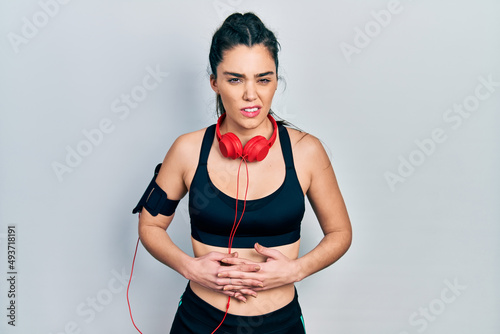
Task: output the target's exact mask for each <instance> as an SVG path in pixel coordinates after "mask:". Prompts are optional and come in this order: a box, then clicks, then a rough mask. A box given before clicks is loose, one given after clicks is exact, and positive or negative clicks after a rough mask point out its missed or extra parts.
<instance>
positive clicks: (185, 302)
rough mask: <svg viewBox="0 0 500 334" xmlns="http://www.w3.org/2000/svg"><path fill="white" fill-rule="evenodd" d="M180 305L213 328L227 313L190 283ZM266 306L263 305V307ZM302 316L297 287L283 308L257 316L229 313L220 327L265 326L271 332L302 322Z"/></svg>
mask: <svg viewBox="0 0 500 334" xmlns="http://www.w3.org/2000/svg"><path fill="white" fill-rule="evenodd" d="M180 306H182V307H179V311H181V309H183V310H184V311H185V312H186V313H184V312H182V313H184V315H185V316H188V315H190V316H191V317H192V318H194V319H196V320H197V321H200V322H202V323H204V324H206V325H209V326H213V329H215V327H217V325H218V324H219V323H220V322H221V320H222V318H223V317H224V313H225V312H223V311H221V310H219V309H217V308H215V307H214V306H212V305H210V304H209V303H207V302H206V301H204V300H203V299H201V298H200V297H198V295H196V294H195V293H194V292H193V290H192V289H191V287H190V286H189V283H188V285H187V287H186V290H185V292H184V294H183V295H182V297H181V304H180ZM265 306H266V305H262V307H263V308H265ZM301 316H302V311H301V309H300V305H299V302H298V295H297V289H295V296H294V298H293V300H292V301H291V302H290V303H288V304H287V305H285V306H283V307H282V308H280V309H277V310H275V311H272V312H269V313H265V314H262V315H257V316H239V315H234V314H229V313H228V314H227V315H226V319H225V320H224V323H223V325H222V326H221V328H220V329H221V330H226V331H231V329H233V330H234V329H236V328H240V329H241V328H265V331H266V333H271V332H273V331H278V330H283V329H284V328H286V327H287V326H291V325H293V324H296V323H297V322H301ZM259 333H260V331H259Z"/></svg>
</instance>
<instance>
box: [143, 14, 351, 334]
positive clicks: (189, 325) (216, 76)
mask: <svg viewBox="0 0 500 334" xmlns="http://www.w3.org/2000/svg"><path fill="white" fill-rule="evenodd" d="M278 48H279V44H278V42H277V40H276V38H275V36H274V34H273V33H272V32H271V31H269V30H268V29H267V28H266V27H265V26H264V24H263V23H262V22H261V20H260V19H259V18H258V17H257V16H255V15H254V14H252V13H246V14H239V13H235V14H232V15H231V16H229V17H228V18H227V19H226V20H225V21H224V23H223V24H222V26H221V27H220V28H219V30H218V31H217V32H216V33H215V34H214V36H213V39H212V45H211V48H210V56H209V59H210V66H211V70H212V75H211V76H210V85H211V87H212V89H213V90H214V91H215V93H216V94H217V107H218V112H219V114H220V116H221V117H220V118H219V121H218V125H217V126H215V125H214V126H211V127H208V128H206V129H202V130H199V131H195V132H192V133H188V134H185V135H182V136H180V137H179V138H178V139H177V140H176V141H175V142H174V144H173V145H172V147H171V148H170V150H169V151H168V153H167V155H166V157H165V159H164V161H163V164H162V166H161V169H160V170H159V172H158V174H157V177H156V181H155V182H156V184H154V183H152V184H153V185H152V186H151V185H150V187H149V188H148V191H146V193H145V195H144V196H143V200H142V204H141V203H140V204H139V205H138V208H137V210H136V211H138V210H140V209H141V208H142V206H143V205H144V206H145V208H146V210H142V214H141V216H140V221H139V236H140V239H141V242H142V244H143V245H144V246H145V248H146V249H147V250H148V251H149V252H150V253H151V254H152V255H153V256H154V257H155V258H156V259H158V260H159V261H161V262H162V263H164V264H166V265H167V266H169V267H171V268H173V269H174V270H176V271H177V272H179V273H180V274H181V275H183V276H184V277H185V278H186V279H188V280H189V283H188V286H187V288H186V291H185V292H184V294H183V296H182V299H181V303H180V305H179V309H178V311H177V314H176V316H175V319H174V323H173V325H172V329H171V333H175V334H182V333H213V332H214V331H215V330H216V328H217V327H218V326H219V325H220V327H219V328H218V329H217V331H215V332H217V333H274V334H277V333H288V334H290V333H292V334H293V333H305V328H304V323H303V319H302V315H301V310H300V306H299V304H298V300H297V292H296V290H295V288H294V283H295V282H298V281H300V280H302V279H304V278H305V277H307V276H309V275H311V274H313V273H315V272H317V271H319V270H321V269H323V268H325V267H327V266H329V265H330V264H332V263H334V262H335V261H337V260H338V259H339V258H340V257H341V256H342V255H343V254H344V253H345V252H346V251H347V249H348V248H349V246H350V243H351V225H350V221H349V217H348V214H347V211H346V207H345V205H344V201H343V199H342V195H341V193H340V191H339V187H338V185H337V181H336V178H335V174H334V172H333V169H332V165H331V163H330V161H329V158H328V156H327V154H326V152H325V150H324V149H323V146H322V145H321V143H320V142H319V140H318V139H316V138H315V137H314V136H312V135H310V134H306V133H303V132H301V131H298V130H295V129H292V128H289V127H285V126H283V124H282V123H279V124H276V123H275V122H274V119H273V118H272V116H271V115H272V112H271V104H272V100H273V96H274V93H275V91H276V89H277V85H278ZM258 136H262V137H263V138H262V137H258ZM256 137H257V138H256ZM158 188H161V189H158ZM162 191H163V192H164V193H163V194H164V195H162V196H163V197H162V196H160V197H158V198H161V200H160V202H161V204H158V203H156V200H157V196H156V195H153V194H156V193H157V192H158V193H159V192H162ZM187 192H189V212H190V216H191V237H192V238H191V240H192V245H193V252H194V255H195V257H191V256H189V255H187V254H186V253H184V252H183V251H182V250H180V249H179V248H178V247H177V246H176V245H175V244H174V243H173V242H172V240H171V239H170V237H169V235H168V233H167V232H166V230H167V228H168V226H169V225H170V222H171V221H172V219H173V217H174V214H173V211H174V210H175V205H176V203H177V202H176V200H179V199H181V198H182V197H183V196H184V195H185V194H186V193H187ZM306 195H307V197H308V199H309V201H310V203H311V205H312V208H313V209H314V212H315V214H316V217H317V219H318V221H319V224H320V226H321V229H322V230H323V233H324V238H323V239H322V240H321V242H320V243H319V244H318V245H317V246H316V247H315V248H314V249H313V250H312V251H310V252H309V253H307V254H306V255H304V256H302V257H300V258H299V257H298V254H299V244H300V222H301V220H302V217H303V213H304V197H305V196H306ZM153 197H154V198H155V199H154V200H152V199H151V198H153ZM145 201H150V202H154V203H148V204H145ZM160 206H161V207H163V208H166V209H165V210H163V209H158V207H160ZM162 210H163V211H162ZM158 212H159V213H158ZM234 231H235V232H234ZM228 297H231V298H229V301H230V304H229V303H228ZM226 311H227V314H225V313H226ZM223 318H224V321H223V322H222V324H221V321H222V320H223Z"/></svg>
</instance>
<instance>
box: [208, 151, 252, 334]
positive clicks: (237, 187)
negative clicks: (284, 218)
mask: <svg viewBox="0 0 500 334" xmlns="http://www.w3.org/2000/svg"><path fill="white" fill-rule="evenodd" d="M242 162H245V168H246V171H247V186H246V189H245V198H244V200H243V210H242V211H241V216H240V219H239V220H238V223H236V220H237V219H238V194H239V190H240V188H239V186H240V169H241V163H242ZM249 179H250V177H249V175H248V164H247V161H246V159H245V158H244V157H241V161H240V165H239V167H238V175H237V177H236V209H235V213H234V222H233V228H232V229H231V233H230V234H229V244H228V246H227V248H228V254H231V248H232V247H233V239H234V235H235V234H236V230H237V229H238V226H240V223H241V220H242V219H243V214H244V213H245V207H246V204H247V194H248V184H249V183H250V182H249ZM230 303H231V297H230V296H228V297H227V305H226V313H224V317H223V318H222V321H221V322H220V324H219V326H217V328H216V329H214V331H213V332H212V333H211V334H214V333H215V332H216V331H217V330H218V329H219V327H220V326H222V324H223V323H224V320H225V319H226V316H227V313H228V312H229V304H230Z"/></svg>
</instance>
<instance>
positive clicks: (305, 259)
mask: <svg viewBox="0 0 500 334" xmlns="http://www.w3.org/2000/svg"><path fill="white" fill-rule="evenodd" d="M350 245H351V231H338V232H330V233H328V234H326V235H325V236H324V237H323V239H322V240H321V242H320V243H319V244H318V245H317V246H316V247H315V248H314V249H313V250H311V251H310V252H309V253H307V254H305V255H304V256H302V257H300V258H298V259H297V260H296V264H297V281H301V280H302V279H304V278H306V277H308V276H310V275H312V274H314V273H316V272H318V271H320V270H322V269H324V268H326V267H328V266H330V265H331V264H333V263H335V262H336V261H337V260H338V259H340V258H341V257H342V255H344V254H345V252H347V250H348V249H349V246H350Z"/></svg>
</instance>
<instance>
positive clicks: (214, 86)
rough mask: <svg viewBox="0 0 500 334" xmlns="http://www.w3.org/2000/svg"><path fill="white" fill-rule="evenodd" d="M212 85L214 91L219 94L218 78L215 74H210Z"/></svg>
mask: <svg viewBox="0 0 500 334" xmlns="http://www.w3.org/2000/svg"><path fill="white" fill-rule="evenodd" d="M210 86H211V87H212V89H213V91H214V92H216V93H217V94H219V87H218V86H217V78H216V77H215V75H213V74H210Z"/></svg>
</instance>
